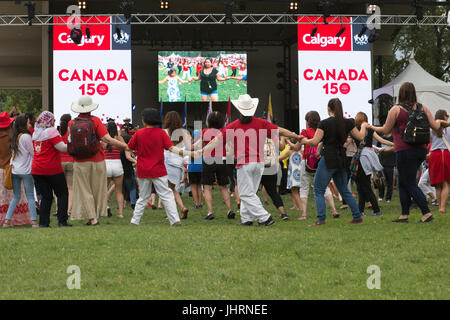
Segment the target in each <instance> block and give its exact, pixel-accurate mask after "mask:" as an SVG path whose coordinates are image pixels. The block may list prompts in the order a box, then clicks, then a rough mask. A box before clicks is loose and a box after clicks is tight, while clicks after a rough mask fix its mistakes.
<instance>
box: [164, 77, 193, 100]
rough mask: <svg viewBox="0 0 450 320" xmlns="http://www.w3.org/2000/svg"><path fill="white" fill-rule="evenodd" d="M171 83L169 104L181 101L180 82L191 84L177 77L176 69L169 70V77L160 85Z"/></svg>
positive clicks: (168, 92)
mask: <svg viewBox="0 0 450 320" xmlns="http://www.w3.org/2000/svg"><path fill="white" fill-rule="evenodd" d="M166 82H169V83H168V84H167V96H168V98H169V102H176V101H178V100H180V98H181V94H180V88H179V87H178V82H180V83H189V81H184V80H182V79H180V77H179V76H177V73H176V72H175V70H174V69H170V70H169V75H168V76H167V77H165V78H164V79H163V80H161V81H158V83H159V84H163V83H166Z"/></svg>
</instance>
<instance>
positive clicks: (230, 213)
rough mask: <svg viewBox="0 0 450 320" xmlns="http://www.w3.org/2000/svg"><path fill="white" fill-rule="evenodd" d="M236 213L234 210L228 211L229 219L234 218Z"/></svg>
mask: <svg viewBox="0 0 450 320" xmlns="http://www.w3.org/2000/svg"><path fill="white" fill-rule="evenodd" d="M235 216H236V214H235V213H234V212H233V210H230V211H228V214H227V218H228V219H234V217H235Z"/></svg>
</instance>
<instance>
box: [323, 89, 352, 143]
mask: <svg viewBox="0 0 450 320" xmlns="http://www.w3.org/2000/svg"><path fill="white" fill-rule="evenodd" d="M328 108H330V110H331V111H332V112H333V114H334V119H335V120H336V134H337V141H338V142H339V143H341V144H344V143H345V141H346V140H347V135H346V133H345V122H344V114H343V112H342V103H341V100H339V99H338V98H334V99H331V100H330V101H329V102H328Z"/></svg>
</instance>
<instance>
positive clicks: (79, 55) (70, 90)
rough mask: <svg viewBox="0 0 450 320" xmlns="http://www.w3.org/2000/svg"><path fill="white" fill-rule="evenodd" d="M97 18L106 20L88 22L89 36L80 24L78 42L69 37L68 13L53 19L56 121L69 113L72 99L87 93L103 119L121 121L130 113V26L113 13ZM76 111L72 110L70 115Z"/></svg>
mask: <svg viewBox="0 0 450 320" xmlns="http://www.w3.org/2000/svg"><path fill="white" fill-rule="evenodd" d="M82 19H83V20H85V19H86V18H82ZM100 19H102V20H103V21H104V22H105V24H102V25H89V31H88V33H89V34H92V36H90V35H89V37H88V36H87V35H86V28H85V26H82V28H81V29H82V33H83V36H82V37H81V39H80V44H78V45H77V44H75V43H74V42H73V41H72V39H71V37H70V34H71V28H70V26H71V25H70V24H69V25H67V17H64V18H63V20H58V18H56V20H55V21H56V22H58V25H55V26H54V27H53V99H54V100H53V103H54V114H55V118H56V119H57V122H59V118H60V117H61V115H62V114H64V113H71V108H70V107H71V104H72V102H74V101H76V100H77V99H78V98H79V97H80V96H81V95H89V96H91V97H92V99H93V100H94V102H96V103H98V104H99V108H98V109H97V110H96V111H95V112H94V113H95V115H96V116H98V117H99V118H101V120H102V121H103V122H106V120H107V119H108V118H112V119H114V120H115V121H116V122H122V120H123V119H124V118H126V117H129V118H131V117H132V100H131V80H132V79H131V27H130V26H129V25H123V24H119V25H116V24H115V21H116V18H115V17H109V16H102V17H101V18H100ZM86 20H87V19H86ZM60 21H62V22H65V23H64V24H60ZM72 26H73V25H72ZM76 115H77V114H74V113H72V117H73V116H76Z"/></svg>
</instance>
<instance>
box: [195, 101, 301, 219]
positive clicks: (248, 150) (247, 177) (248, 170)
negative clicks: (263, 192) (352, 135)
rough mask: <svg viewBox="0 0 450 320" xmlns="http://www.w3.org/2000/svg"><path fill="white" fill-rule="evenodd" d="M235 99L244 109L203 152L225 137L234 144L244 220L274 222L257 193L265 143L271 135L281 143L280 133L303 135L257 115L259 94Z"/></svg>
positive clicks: (237, 107) (289, 135) (261, 172)
mask: <svg viewBox="0 0 450 320" xmlns="http://www.w3.org/2000/svg"><path fill="white" fill-rule="evenodd" d="M231 102H232V103H233V105H234V106H235V107H236V109H237V110H238V111H239V112H240V118H239V119H238V120H236V121H234V122H232V123H230V124H229V125H227V126H226V127H225V128H224V129H222V132H221V134H219V135H218V136H217V137H216V138H214V140H212V141H211V142H210V143H209V144H208V145H207V146H206V147H204V148H203V152H208V149H210V148H214V147H215V146H216V145H218V144H220V143H223V141H226V143H230V144H232V145H233V146H234V156H235V161H236V171H237V185H238V190H239V197H240V199H241V208H240V214H241V224H242V225H247V226H249V225H252V224H253V222H254V221H258V222H259V225H260V226H270V225H272V224H273V223H274V220H273V218H272V216H271V215H270V214H269V213H268V212H267V211H266V210H265V209H264V207H263V205H262V203H261V200H260V199H259V197H258V196H257V195H256V192H257V191H258V187H259V184H260V181H261V177H262V175H263V172H264V144H265V141H266V139H267V138H272V139H273V140H274V141H275V143H278V141H277V137H276V136H277V135H278V134H279V135H281V136H285V137H288V138H294V139H297V138H299V136H298V135H297V134H295V133H293V132H291V131H289V130H286V129H284V128H280V127H277V126H276V125H274V124H272V123H270V122H269V121H267V120H263V119H258V118H255V117H253V115H254V114H255V111H256V107H257V106H258V102H259V99H258V98H251V97H250V96H249V95H248V94H245V95H241V96H239V99H238V100H231Z"/></svg>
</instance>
